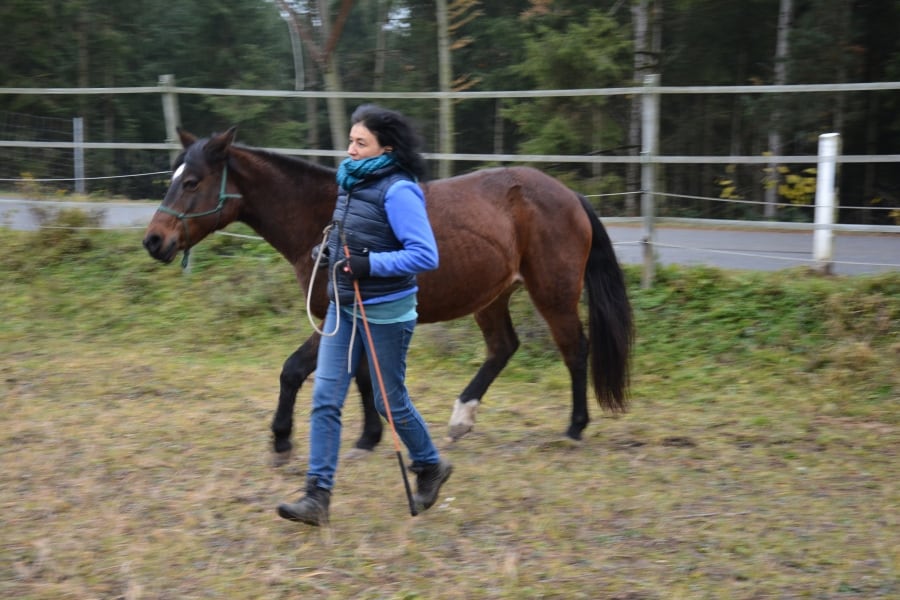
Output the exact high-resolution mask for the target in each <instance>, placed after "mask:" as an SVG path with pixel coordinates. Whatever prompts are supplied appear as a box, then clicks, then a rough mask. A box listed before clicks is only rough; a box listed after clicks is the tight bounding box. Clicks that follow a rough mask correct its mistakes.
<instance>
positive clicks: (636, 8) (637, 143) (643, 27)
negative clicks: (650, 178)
mask: <svg viewBox="0 0 900 600" xmlns="http://www.w3.org/2000/svg"><path fill="white" fill-rule="evenodd" d="M650 2H651V0H640V1H639V2H635V3H634V5H633V6H632V7H631V22H632V27H633V28H634V81H635V83H637V84H639V85H640V84H642V83H643V80H644V75H646V74H647V65H648V64H649V60H648V59H649V56H648V54H649V44H648V40H647V37H648V24H649V22H650V15H649V7H650ZM642 98H643V96H641V95H639V94H636V95H635V96H634V97H633V98H632V99H631V116H630V117H629V121H630V122H629V125H628V153H629V154H630V155H632V156H637V155H638V154H639V153H640V151H641V101H642ZM625 189H626V190H640V189H641V171H640V165H638V164H635V163H629V164H628V165H627V167H626V170H625ZM625 213H626V214H627V215H629V216H631V215H635V214H637V197H636V196H635V195H634V194H627V195H626V196H625Z"/></svg>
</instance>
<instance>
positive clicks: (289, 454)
mask: <svg viewBox="0 0 900 600" xmlns="http://www.w3.org/2000/svg"><path fill="white" fill-rule="evenodd" d="M293 454H294V453H293V451H291V450H285V451H283V452H273V453H272V466H273V467H274V468H276V469H277V468H278V467H283V466H284V465H286V464H289V463H290V462H291V459H292V458H293Z"/></svg>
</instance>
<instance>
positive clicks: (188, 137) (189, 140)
mask: <svg viewBox="0 0 900 600" xmlns="http://www.w3.org/2000/svg"><path fill="white" fill-rule="evenodd" d="M175 131H177V132H178V138H179V139H180V140H181V145H182V146H184V147H185V149H187V147H188V146H190V145H191V144H193V143H194V142H196V141H197V136H195V135H194V134H193V133H191V132H189V131H185V130H184V129H182V128H181V127H176V128H175Z"/></svg>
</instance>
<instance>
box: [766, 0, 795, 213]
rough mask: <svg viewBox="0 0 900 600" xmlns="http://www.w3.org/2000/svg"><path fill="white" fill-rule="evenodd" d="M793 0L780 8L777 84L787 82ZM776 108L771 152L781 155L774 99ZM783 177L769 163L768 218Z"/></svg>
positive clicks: (775, 165)
mask: <svg viewBox="0 0 900 600" xmlns="http://www.w3.org/2000/svg"><path fill="white" fill-rule="evenodd" d="M792 2H793V0H781V4H780V6H779V9H778V32H777V35H776V41H775V73H774V81H773V83H774V84H775V85H784V84H785V83H787V61H788V58H789V56H790V47H789V45H788V38H789V36H790V31H791V15H792V13H793V7H792ZM774 103H775V109H774V110H773V111H772V118H771V121H770V123H769V152H771V153H772V155H773V156H780V155H781V153H782V147H781V110H780V108H779V106H778V105H779V104H780V102H779V100H778V98H777V97H776V98H775V100H774ZM780 180H781V177H780V175H779V173H778V163H777V162H775V161H773V162H771V163H769V174H768V177H767V178H766V204H765V209H764V216H765V217H766V218H767V219H774V218H775V213H776V212H777V211H776V208H777V207H776V206H775V204H776V203H777V202H778V183H779V181H780Z"/></svg>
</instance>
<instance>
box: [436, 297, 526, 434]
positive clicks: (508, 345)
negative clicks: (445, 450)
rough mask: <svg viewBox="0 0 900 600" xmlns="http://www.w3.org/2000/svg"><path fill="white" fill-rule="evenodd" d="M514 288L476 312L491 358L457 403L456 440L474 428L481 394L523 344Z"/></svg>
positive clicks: (452, 428)
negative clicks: (514, 313) (512, 311)
mask: <svg viewBox="0 0 900 600" xmlns="http://www.w3.org/2000/svg"><path fill="white" fill-rule="evenodd" d="M514 289H515V288H510V289H509V290H507V291H506V292H504V293H503V294H501V295H500V296H498V297H497V298H496V299H495V300H494V301H493V302H492V303H491V304H489V305H488V306H487V307H486V308H484V309H482V310H480V311H478V312H476V313H475V322H476V323H478V326H479V327H480V328H481V332H482V334H483V335H484V341H485V343H486V344H487V358H486V359H485V361H484V363H482V365H481V367H480V368H479V369H478V372H477V373H476V374H475V377H473V378H472V380H471V381H470V382H469V384H468V385H467V386H466V388H465V389H464V390H463V391H462V393H461V394H460V395H459V398H457V399H456V403H455V404H454V406H453V414H452V415H451V417H450V425H449V436H450V438H451V439H453V440H457V439H459V438H461V437H462V436H464V435H466V434H467V433H469V432H470V431H472V428H473V427H474V426H475V413H476V411H477V410H478V405H479V404H480V403H481V398H482V397H483V396H484V394H485V392H486V391H487V389H488V387H490V385H491V383H493V381H494V380H495V379H496V378H497V375H499V374H500V371H502V370H503V368H504V367H505V366H506V364H507V363H508V362H509V359H510V358H511V357H512V355H513V354H515V352H516V350H517V349H518V348H519V337H518V336H517V335H516V330H515V328H514V327H513V323H512V318H511V317H510V315H509V297H510V295H512V292H513V291H514Z"/></svg>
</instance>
